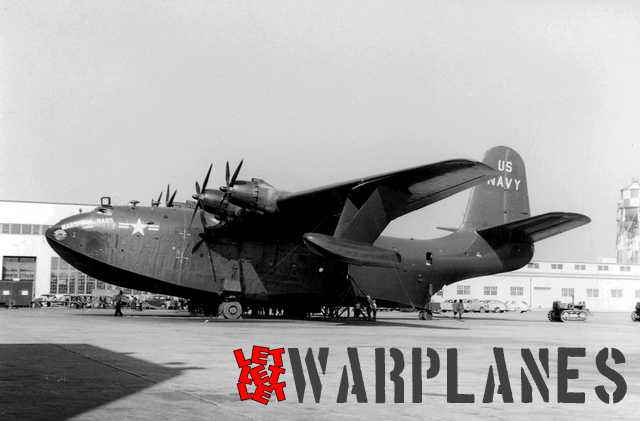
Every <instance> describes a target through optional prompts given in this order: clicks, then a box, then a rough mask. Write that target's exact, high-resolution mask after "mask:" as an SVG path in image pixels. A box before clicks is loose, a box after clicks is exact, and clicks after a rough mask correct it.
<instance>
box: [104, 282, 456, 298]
mask: <svg viewBox="0 0 640 421" xmlns="http://www.w3.org/2000/svg"><path fill="white" fill-rule="evenodd" d="M98 283H100V281H98ZM436 295H439V296H440V297H442V296H443V295H444V291H442V290H440V291H438V292H436Z"/></svg>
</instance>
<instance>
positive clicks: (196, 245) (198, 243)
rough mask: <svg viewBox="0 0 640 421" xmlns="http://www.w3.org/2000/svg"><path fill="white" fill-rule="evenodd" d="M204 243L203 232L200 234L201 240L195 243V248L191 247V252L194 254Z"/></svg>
mask: <svg viewBox="0 0 640 421" xmlns="http://www.w3.org/2000/svg"><path fill="white" fill-rule="evenodd" d="M202 243H204V236H203V235H202V234H200V240H199V241H198V242H197V243H195V244H194V245H193V248H192V249H191V254H193V253H195V252H196V251H198V249H199V248H200V246H201V245H202Z"/></svg>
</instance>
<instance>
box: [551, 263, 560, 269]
mask: <svg viewBox="0 0 640 421" xmlns="http://www.w3.org/2000/svg"><path fill="white" fill-rule="evenodd" d="M551 269H553V270H562V263H551Z"/></svg>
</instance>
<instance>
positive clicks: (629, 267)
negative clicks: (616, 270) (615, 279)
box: [620, 266, 631, 272]
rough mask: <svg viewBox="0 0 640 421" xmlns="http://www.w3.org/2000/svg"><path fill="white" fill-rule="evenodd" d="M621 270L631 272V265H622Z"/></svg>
mask: <svg viewBox="0 0 640 421" xmlns="http://www.w3.org/2000/svg"><path fill="white" fill-rule="evenodd" d="M620 272H631V266H620Z"/></svg>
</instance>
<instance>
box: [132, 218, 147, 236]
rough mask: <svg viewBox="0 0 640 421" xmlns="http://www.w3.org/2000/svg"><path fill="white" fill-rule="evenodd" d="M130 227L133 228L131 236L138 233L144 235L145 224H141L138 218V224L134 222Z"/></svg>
mask: <svg viewBox="0 0 640 421" xmlns="http://www.w3.org/2000/svg"><path fill="white" fill-rule="evenodd" d="M130 226H131V228H133V231H132V232H131V235H135V234H136V233H140V234H142V235H144V227H145V224H143V223H142V221H141V220H140V218H138V222H136V223H135V224H131V225H130Z"/></svg>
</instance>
